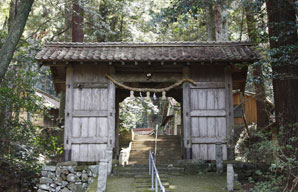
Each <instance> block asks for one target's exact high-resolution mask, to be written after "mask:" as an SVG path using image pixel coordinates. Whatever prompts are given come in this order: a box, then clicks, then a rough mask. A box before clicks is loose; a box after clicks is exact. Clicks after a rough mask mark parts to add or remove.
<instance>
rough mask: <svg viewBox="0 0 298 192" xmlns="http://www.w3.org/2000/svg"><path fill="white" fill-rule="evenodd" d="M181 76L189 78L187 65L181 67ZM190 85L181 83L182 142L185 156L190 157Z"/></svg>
mask: <svg viewBox="0 0 298 192" xmlns="http://www.w3.org/2000/svg"><path fill="white" fill-rule="evenodd" d="M183 77H184V78H189V67H184V68H183ZM189 99H190V85H189V83H184V84H183V143H184V148H185V158H186V159H191V151H192V149H191V146H192V144H191V124H190V123H191V122H190V100H189Z"/></svg>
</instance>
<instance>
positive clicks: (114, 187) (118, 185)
mask: <svg viewBox="0 0 298 192" xmlns="http://www.w3.org/2000/svg"><path fill="white" fill-rule="evenodd" d="M134 181H135V180H134V178H125V177H115V176H114V177H109V178H108V183H107V192H119V191H121V192H122V191H123V192H126V191H127V192H134V191H135V186H134Z"/></svg>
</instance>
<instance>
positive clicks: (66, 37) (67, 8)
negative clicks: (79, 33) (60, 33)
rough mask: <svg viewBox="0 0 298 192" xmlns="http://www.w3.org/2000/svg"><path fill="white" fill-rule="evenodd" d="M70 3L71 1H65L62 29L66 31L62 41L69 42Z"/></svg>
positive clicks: (70, 32)
mask: <svg viewBox="0 0 298 192" xmlns="http://www.w3.org/2000/svg"><path fill="white" fill-rule="evenodd" d="M72 12H73V11H72V2H71V0H65V10H64V14H65V16H64V29H65V30H66V32H65V34H64V40H65V41H66V42H69V41H71V40H72V30H71V29H72V25H71V24H72Z"/></svg>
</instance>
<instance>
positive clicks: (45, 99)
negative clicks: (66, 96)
mask: <svg viewBox="0 0 298 192" xmlns="http://www.w3.org/2000/svg"><path fill="white" fill-rule="evenodd" d="M35 95H36V96H38V97H40V98H41V99H42V103H41V104H42V105H43V107H44V108H45V109H46V111H44V112H40V113H37V114H30V113H29V114H28V113H27V112H26V111H21V113H20V118H21V119H24V120H30V121H31V122H32V125H34V126H38V127H43V128H49V127H51V128H53V127H56V126H58V121H57V118H58V116H59V107H60V101H59V99H58V98H56V97H54V96H52V95H50V94H49V93H46V92H44V91H42V90H40V89H35Z"/></svg>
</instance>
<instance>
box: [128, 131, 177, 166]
mask: <svg viewBox="0 0 298 192" xmlns="http://www.w3.org/2000/svg"><path fill="white" fill-rule="evenodd" d="M154 146H155V136H154V135H136V136H135V138H134V141H133V142H132V147H131V151H130V158H129V164H148V154H149V150H150V149H151V150H152V151H153V152H154ZM180 159H181V143H180V137H179V136H175V135H162V136H158V137H157V162H156V163H157V165H159V164H175V163H176V162H177V161H179V160H180Z"/></svg>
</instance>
